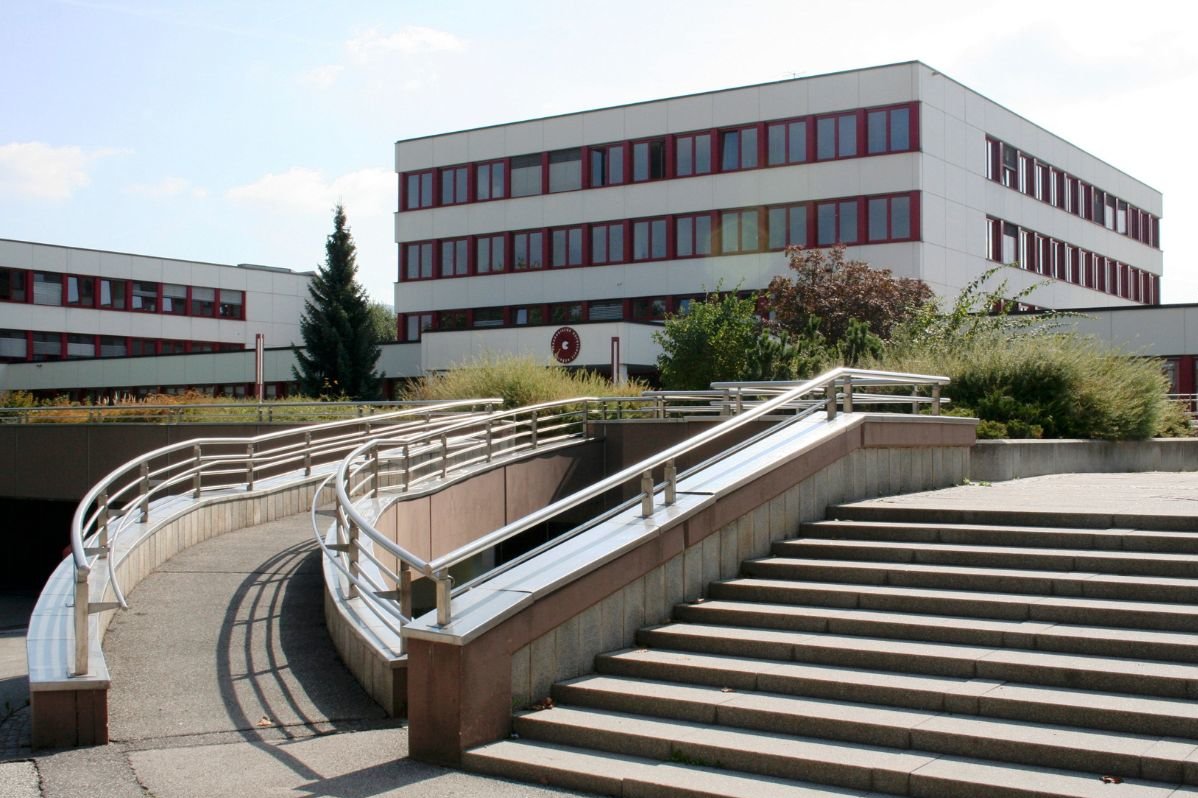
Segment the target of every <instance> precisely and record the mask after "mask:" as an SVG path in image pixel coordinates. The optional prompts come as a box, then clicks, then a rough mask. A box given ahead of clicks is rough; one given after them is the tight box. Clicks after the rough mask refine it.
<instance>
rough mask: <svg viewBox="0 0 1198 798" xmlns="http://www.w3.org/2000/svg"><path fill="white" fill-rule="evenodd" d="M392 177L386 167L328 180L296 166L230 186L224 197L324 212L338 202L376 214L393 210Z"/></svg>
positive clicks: (366, 213) (384, 213)
mask: <svg viewBox="0 0 1198 798" xmlns="http://www.w3.org/2000/svg"><path fill="white" fill-rule="evenodd" d="M395 180H396V177H395V173H394V172H392V171H390V170H388V169H359V170H357V171H355V172H349V173H347V174H344V175H340V176H338V177H335V178H333V179H331V180H330V179H327V178H326V177H325V175H324V173H323V172H320V171H318V170H316V169H307V168H304V167H299V166H295V167H292V168H291V169H288V170H287V171H286V172H283V173H281V174H275V173H273V172H272V173H270V174H267V175H264V176H263V177H260V178H258V179H257V180H255V181H254V182H253V183H248V184H246V185H244V186H237V187H235V188H231V189H229V190H228V192H226V196H227V197H228V198H229V199H231V200H233V201H235V202H250V203H255V204H258V205H265V206H268V207H271V208H273V209H276V210H280V211H301V212H305V213H313V212H320V213H324V212H327V211H328V210H329V209H331V208H332V207H333V205H335V204H337V203H338V202H341V203H344V204H345V206H346V208H347V209H351V210H352V211H353V212H354V214H355V215H357V216H361V215H374V216H378V215H388V214H390V213H391V212H392V211H394V210H395V207H394V206H395V192H396V188H395V186H396V183H395Z"/></svg>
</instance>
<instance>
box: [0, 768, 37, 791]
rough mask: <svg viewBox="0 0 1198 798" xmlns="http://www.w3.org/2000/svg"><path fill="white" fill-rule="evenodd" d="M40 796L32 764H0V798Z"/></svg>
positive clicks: (35, 771) (35, 769)
mask: <svg viewBox="0 0 1198 798" xmlns="http://www.w3.org/2000/svg"><path fill="white" fill-rule="evenodd" d="M41 794H42V792H41V784H40V781H39V780H38V776H37V767H36V766H35V765H34V764H33V763H32V762H30V761H23V762H0V798H41Z"/></svg>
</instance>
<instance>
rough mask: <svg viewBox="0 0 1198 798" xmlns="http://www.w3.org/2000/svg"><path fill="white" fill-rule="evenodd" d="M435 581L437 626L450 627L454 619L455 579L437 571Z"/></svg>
mask: <svg viewBox="0 0 1198 798" xmlns="http://www.w3.org/2000/svg"><path fill="white" fill-rule="evenodd" d="M433 581H434V582H435V583H436V585H437V626H448V625H449V622H450V621H451V620H452V619H453V606H452V605H453V577H452V576H450V575H449V574H448V573H446V572H445V571H437V572H436V573H435V574H433Z"/></svg>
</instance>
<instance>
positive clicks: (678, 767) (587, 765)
mask: <svg viewBox="0 0 1198 798" xmlns="http://www.w3.org/2000/svg"><path fill="white" fill-rule="evenodd" d="M463 764H465V765H466V766H467V767H470V768H472V769H476V770H489V771H490V772H500V773H501V774H502V773H503V772H504V771H503V770H502V769H501V768H502V767H503V766H504V765H507V766H509V767H514V768H516V769H517V772H519V771H524V772H531V773H532V774H534V775H535V776H541V775H550V776H551V774H554V773H556V772H560V771H563V770H565V771H566V772H567V773H569V774H571V775H574V774H582V775H584V776H589V777H591V778H593V779H595V780H596V781H602V782H606V783H612V784H620V785H621V789H620V790H619V791H615V793H614V794H621V793H623V794H629V793H634V792H636V791H635V790H627V791H625V790H624V789H623V785H629V784H630V783H631V785H635V786H642V785H643V786H651V787H654V788H656V789H657V790H661V789H674V790H678V791H680V793H681V794H684V795H687V796H711V797H712V798H761V796H762V795H769V796H771V797H772V796H777V798H866V796H871V795H875V794H874V793H867V792H863V791H861V790H850V789H843V788H839V787H831V786H823V785H817V784H804V783H802V782H796V781H789V780H784V779H775V778H770V777H769V776H758V775H751V776H750V775H742V774H738V773H731V772H728V771H722V770H716V769H714V768H708V767H702V766H698V765H683V764H679V763H674V762H661V761H658V760H654V759H648V758H645V757H635V756H628V755H624V754H611V753H606V752H598V751H593V750H590V749H583V748H575V747H572V746H564V745H558V744H555V743H546V742H541V741H537V740H500V741H499V742H495V743H489V744H487V745H483V746H480V747H478V748H474V749H472V750H470V751H467V752H466V753H465V754H464V755H463ZM483 764H489V765H491V767H489V768H484V767H480V765H483ZM513 775H515V774H513Z"/></svg>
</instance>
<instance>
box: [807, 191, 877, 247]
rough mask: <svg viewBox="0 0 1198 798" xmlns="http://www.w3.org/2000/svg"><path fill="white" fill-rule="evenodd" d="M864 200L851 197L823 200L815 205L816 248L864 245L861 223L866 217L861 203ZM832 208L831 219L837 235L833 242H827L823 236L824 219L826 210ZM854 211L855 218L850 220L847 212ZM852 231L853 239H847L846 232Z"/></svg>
mask: <svg viewBox="0 0 1198 798" xmlns="http://www.w3.org/2000/svg"><path fill="white" fill-rule="evenodd" d="M862 201H863V199H862V198H860V197H851V198H843V199H834V200H821V201H820V202H816V203H815V241H816V246H820V247H828V246H833V245H835V244H845V245H846V246H854V245H857V244H860V243H862V240H861V239H862V236H861V222H862V219H863V217H864V216H865V214H864V213H862V208H861V203H862ZM829 207H830V208H831V214H832V215H831V219H832V223H833V226H834V227H835V231H834V232H835V235H834V237H833V239H832V240H830V241H829V240H825V238H824V236H823V232H824V230H823V227H822V224H823V219H824V215H823V213H824V209H826V208H829ZM849 208H852V209H853V218H849V216H848V213H847V211H848V210H849ZM846 230H848V231H851V232H852V234H853V238H852V239H851V240H850V239H846V238H845V235H844V234H845V231H846Z"/></svg>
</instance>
